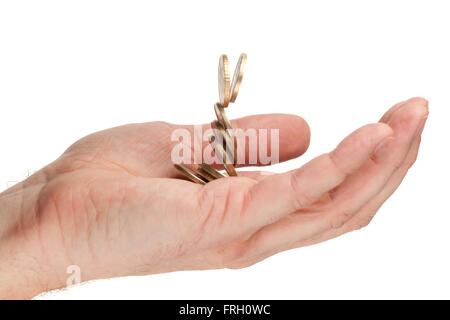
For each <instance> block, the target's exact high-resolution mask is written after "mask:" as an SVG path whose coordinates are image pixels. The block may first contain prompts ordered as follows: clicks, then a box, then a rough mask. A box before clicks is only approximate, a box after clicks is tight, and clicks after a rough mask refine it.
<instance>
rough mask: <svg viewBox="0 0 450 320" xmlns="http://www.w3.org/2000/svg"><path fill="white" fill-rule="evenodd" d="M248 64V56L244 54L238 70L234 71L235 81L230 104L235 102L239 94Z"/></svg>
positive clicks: (238, 64)
mask: <svg viewBox="0 0 450 320" xmlns="http://www.w3.org/2000/svg"><path fill="white" fill-rule="evenodd" d="M246 62H247V54H245V53H242V54H241V56H240V57H239V60H238V63H237V65H236V69H234V75H233V81H232V82H231V97H230V102H235V101H236V98H237V95H238V93H239V87H240V86H241V82H242V78H243V77H244V71H245V63H246Z"/></svg>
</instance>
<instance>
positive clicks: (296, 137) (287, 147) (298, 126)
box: [280, 115, 311, 160]
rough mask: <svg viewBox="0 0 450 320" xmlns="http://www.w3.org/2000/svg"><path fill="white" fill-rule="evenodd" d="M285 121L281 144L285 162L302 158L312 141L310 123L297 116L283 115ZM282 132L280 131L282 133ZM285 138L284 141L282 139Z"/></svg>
mask: <svg viewBox="0 0 450 320" xmlns="http://www.w3.org/2000/svg"><path fill="white" fill-rule="evenodd" d="M283 116H284V119H282V121H283V124H284V125H283V126H282V129H281V130H283V131H284V132H282V133H280V136H281V134H283V137H280V142H283V145H282V146H281V148H282V150H283V156H284V157H283V158H284V159H285V160H288V159H293V158H297V157H299V156H301V155H302V154H304V153H305V152H306V150H308V148H309V144H310V141H311V130H310V128H309V125H308V123H307V122H306V121H305V119H303V118H302V117H299V116H297V115H283ZM281 130H280V131H281ZM282 138H283V139H282Z"/></svg>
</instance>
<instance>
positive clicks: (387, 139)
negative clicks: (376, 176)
mask: <svg viewBox="0 0 450 320" xmlns="http://www.w3.org/2000/svg"><path fill="white" fill-rule="evenodd" d="M392 140H394V137H393V136H389V137H387V138H384V139H383V140H381V142H380V143H379V144H378V145H377V146H376V147H375V149H374V150H373V153H377V151H378V150H380V149H381V148H383V147H384V146H385V145H386V143H388V142H389V141H392Z"/></svg>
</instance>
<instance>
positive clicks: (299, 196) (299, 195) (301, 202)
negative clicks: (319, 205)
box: [289, 172, 314, 210]
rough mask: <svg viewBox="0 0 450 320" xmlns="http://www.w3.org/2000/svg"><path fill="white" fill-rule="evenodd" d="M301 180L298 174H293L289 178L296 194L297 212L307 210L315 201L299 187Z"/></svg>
mask: <svg viewBox="0 0 450 320" xmlns="http://www.w3.org/2000/svg"><path fill="white" fill-rule="evenodd" d="M299 179H300V175H299V174H298V173H296V172H293V173H292V174H291V175H290V178H289V184H290V188H291V190H292V192H293V193H294V199H295V209H296V210H298V209H301V208H305V207H307V206H308V205H310V204H312V203H313V202H314V200H313V199H312V198H311V197H310V196H309V195H308V194H307V193H306V192H305V191H304V190H302V189H301V188H299V187H298V186H299V185H300V181H299Z"/></svg>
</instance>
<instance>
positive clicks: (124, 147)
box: [7, 98, 428, 284]
mask: <svg viewBox="0 0 450 320" xmlns="http://www.w3.org/2000/svg"><path fill="white" fill-rule="evenodd" d="M427 115H428V104H427V102H426V101H425V100H424V99H421V98H414V99H410V100H408V101H405V102H402V103H399V104H397V105H395V106H394V107H392V108H391V109H390V110H389V111H388V112H387V113H386V114H385V115H384V116H383V118H382V119H381V120H380V122H379V123H375V124H369V125H366V126H364V127H361V128H360V129H358V130H356V131H355V132H353V133H352V134H350V135H349V136H348V137H347V138H345V139H344V140H343V141H342V142H341V143H340V144H339V146H338V147H337V148H336V149H335V150H333V151H331V152H330V153H326V154H323V155H321V156H319V157H317V158H315V159H313V160H312V161H310V162H309V163H307V164H306V165H304V166H303V167H301V168H299V169H296V170H292V171H290V172H287V173H282V174H267V173H260V172H255V171H239V176H238V177H231V178H224V179H218V180H215V181H212V182H210V183H208V184H207V185H204V186H202V185H199V184H194V183H192V182H189V181H186V180H182V179H176V178H180V176H179V175H178V173H177V171H176V170H175V168H174V167H173V164H172V161H171V159H170V154H171V150H172V147H173V145H174V142H172V141H171V140H170V136H171V133H172V132H173V130H174V129H176V128H180V127H182V128H186V129H188V130H191V131H192V130H193V127H192V126H176V125H171V124H167V123H162V122H152V123H144V124H131V125H126V126H122V127H117V128H113V129H108V130H105V131H102V132H98V133H95V134H92V135H90V136H87V137H85V138H83V139H82V140H80V141H78V142H76V143H75V144H74V145H72V146H71V147H70V148H69V149H68V150H67V151H66V152H65V153H64V154H63V155H62V156H61V157H60V158H59V159H57V160H56V161H55V162H53V163H52V164H50V165H49V166H47V167H46V168H44V169H43V170H42V171H40V172H38V173H37V174H36V175H34V176H32V177H30V178H29V179H28V180H27V181H25V182H24V184H25V185H28V186H30V185H33V184H36V185H37V184H42V185H43V187H42V188H40V189H39V196H38V198H37V205H36V208H37V211H38V214H37V215H36V216H37V217H38V218H37V219H31V218H30V219H28V221H27V223H26V225H27V226H28V227H27V228H26V230H28V231H27V232H28V233H29V236H28V238H38V239H39V243H40V245H39V248H40V249H39V251H40V254H39V259H40V262H41V263H42V264H45V265H47V266H48V268H49V269H51V270H53V271H54V270H58V271H55V272H56V273H60V277H61V279H62V278H63V277H64V274H65V270H66V267H67V266H68V265H71V264H76V265H78V266H80V268H81V270H82V272H83V280H90V279H96V278H108V277H114V276H121V275H133V274H150V273H160V272H169V271H175V270H188V269H209V268H222V267H228V268H240V267H245V266H248V265H251V264H254V263H255V262H257V261H260V260H262V259H264V258H266V257H268V256H271V255H273V254H275V253H277V252H280V251H283V250H287V249H292V248H296V247H300V246H305V245H310V244H314V243H317V242H321V241H325V240H327V239H330V238H333V237H336V236H339V235H341V234H343V233H346V232H349V231H352V230H355V229H358V228H360V227H363V226H365V225H367V224H368V223H369V222H370V220H371V219H372V217H373V216H374V214H375V212H376V211H377V210H378V208H379V207H380V206H381V205H382V204H383V202H384V201H385V200H386V199H387V198H388V197H389V196H390V195H391V194H392V193H393V192H394V190H395V189H396V188H397V187H398V186H399V184H400V183H401V181H402V179H403V177H404V176H405V174H406V173H407V171H408V169H409V168H410V166H411V165H412V164H413V163H414V161H415V159H416V156H417V152H418V148H419V143H420V134H421V130H422V129H423V126H424V124H425V121H426V118H427ZM232 123H233V122H232ZM207 127H209V126H206V125H205V128H207ZM233 127H236V128H244V129H245V128H255V129H259V128H279V129H280V143H279V146H280V160H281V161H283V160H288V159H291V158H295V157H298V156H299V155H301V154H302V153H303V152H305V150H306V149H307V147H308V145H309V128H308V125H307V124H306V123H305V121H304V120H303V119H301V118H299V117H297V116H290V115H277V114H273V115H263V116H251V117H247V118H242V119H238V120H235V121H234V123H233ZM7 192H8V191H7ZM61 284H62V283H61Z"/></svg>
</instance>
